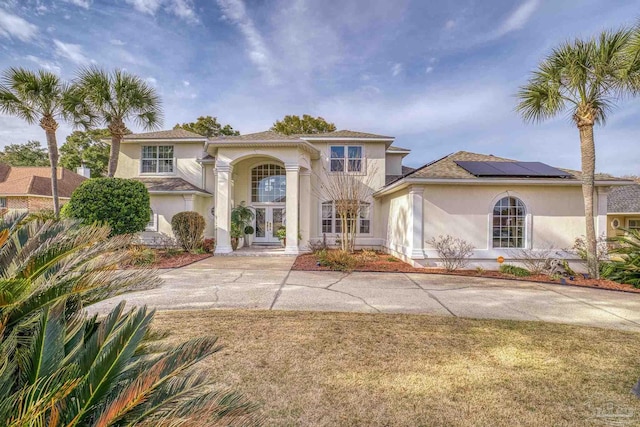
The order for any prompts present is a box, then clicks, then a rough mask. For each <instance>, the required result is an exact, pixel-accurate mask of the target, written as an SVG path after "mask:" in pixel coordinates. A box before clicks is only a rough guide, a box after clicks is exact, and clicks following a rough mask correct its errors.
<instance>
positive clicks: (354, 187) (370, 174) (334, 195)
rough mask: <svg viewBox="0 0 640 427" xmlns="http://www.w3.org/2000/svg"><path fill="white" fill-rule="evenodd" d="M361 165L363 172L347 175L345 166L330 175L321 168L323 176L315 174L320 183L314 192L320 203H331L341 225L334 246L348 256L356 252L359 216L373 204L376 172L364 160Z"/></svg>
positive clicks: (325, 169)
mask: <svg viewBox="0 0 640 427" xmlns="http://www.w3.org/2000/svg"><path fill="white" fill-rule="evenodd" d="M360 162H361V165H362V169H363V172H349V171H347V167H346V165H345V169H344V170H343V171H330V170H328V169H327V166H326V165H324V164H323V168H322V176H320V174H318V173H316V176H317V177H318V182H319V183H321V184H320V188H318V189H316V192H317V193H318V196H319V198H320V199H321V200H324V201H326V202H333V203H334V205H335V217H336V218H335V219H337V220H340V224H341V229H340V233H339V237H338V238H337V239H336V242H337V243H338V242H339V246H340V249H341V250H343V251H347V252H353V250H354V248H355V239H356V234H357V232H358V221H359V219H360V215H361V214H362V213H364V209H368V208H370V206H371V204H372V203H373V201H372V200H371V195H372V194H373V180H374V178H375V177H376V172H377V170H378V168H377V167H376V166H375V165H369V162H368V161H367V159H366V158H363V159H362V160H360ZM329 164H330V162H329Z"/></svg>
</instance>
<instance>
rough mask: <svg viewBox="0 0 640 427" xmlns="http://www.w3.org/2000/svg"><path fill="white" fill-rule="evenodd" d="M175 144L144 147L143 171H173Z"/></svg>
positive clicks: (141, 166)
mask: <svg viewBox="0 0 640 427" xmlns="http://www.w3.org/2000/svg"><path fill="white" fill-rule="evenodd" d="M173 162H174V159H173V145H145V146H143V147H142V161H141V164H140V172H141V173H173Z"/></svg>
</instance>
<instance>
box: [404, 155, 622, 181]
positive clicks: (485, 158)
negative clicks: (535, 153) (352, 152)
mask: <svg viewBox="0 0 640 427" xmlns="http://www.w3.org/2000/svg"><path fill="white" fill-rule="evenodd" d="M456 161H472V162H517V161H518V160H513V159H506V158H504V157H497V156H494V155H487V154H478V153H471V152H468V151H458V152H457V153H453V154H449V155H448V156H445V157H443V158H441V159H439V160H435V161H433V162H431V163H427V164H426V165H424V166H422V167H419V168H418V169H416V170H415V171H413V172H411V173H409V174H408V175H406V176H408V177H411V178H435V179H438V178H440V179H480V178H478V177H477V176H475V175H472V174H470V173H469V172H467V171H466V170H464V169H463V168H461V167H460V166H458V165H457V164H456V163H455V162H456ZM558 169H560V170H561V171H564V172H567V173H570V174H571V175H572V176H573V178H570V179H581V178H582V173H581V172H579V171H575V170H571V169H563V168H558ZM493 179H501V178H493ZM545 179H557V178H545ZM595 179H596V180H607V179H618V178H616V177H614V176H612V175H609V174H604V173H597V174H596V175H595Z"/></svg>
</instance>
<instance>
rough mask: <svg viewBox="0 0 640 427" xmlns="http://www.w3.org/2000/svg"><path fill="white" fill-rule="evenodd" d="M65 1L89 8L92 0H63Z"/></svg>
mask: <svg viewBox="0 0 640 427" xmlns="http://www.w3.org/2000/svg"><path fill="white" fill-rule="evenodd" d="M65 1H66V2H67V3H71V4H75V5H76V6H79V7H83V8H85V9H89V6H91V1H92V0H65Z"/></svg>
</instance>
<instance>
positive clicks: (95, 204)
mask: <svg viewBox="0 0 640 427" xmlns="http://www.w3.org/2000/svg"><path fill="white" fill-rule="evenodd" d="M64 213H65V215H66V216H68V217H70V218H78V219H80V220H81V221H82V223H83V224H93V223H95V222H98V223H105V224H108V225H109V226H110V227H111V233H112V235H117V234H129V233H137V232H140V231H144V229H145V227H146V225H147V224H148V223H149V218H150V217H151V207H150V206H149V192H148V191H147V189H146V187H145V186H144V184H143V183H141V182H139V181H134V180H131V179H122V178H95V179H89V180H87V181H84V182H83V183H82V184H80V186H79V187H78V188H76V189H75V191H74V192H73V194H72V195H71V200H70V201H69V203H68V204H67V206H66V207H65V209H64Z"/></svg>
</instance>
